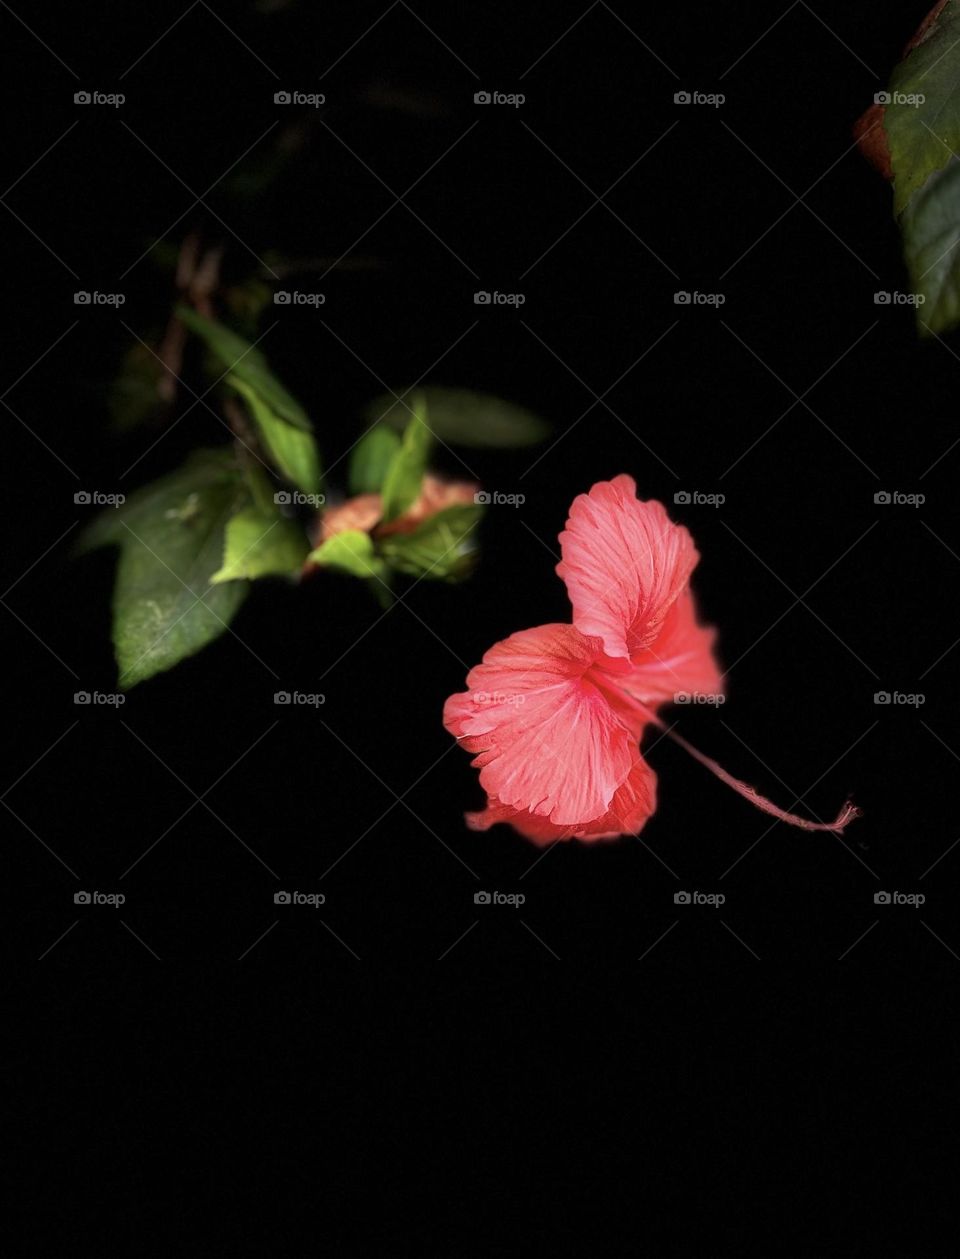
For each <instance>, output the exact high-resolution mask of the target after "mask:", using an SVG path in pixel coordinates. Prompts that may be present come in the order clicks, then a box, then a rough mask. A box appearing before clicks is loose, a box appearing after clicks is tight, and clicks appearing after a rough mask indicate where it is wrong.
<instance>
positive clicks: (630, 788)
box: [466, 755, 657, 847]
mask: <svg viewBox="0 0 960 1259" xmlns="http://www.w3.org/2000/svg"><path fill="white" fill-rule="evenodd" d="M656 807H657V776H656V774H654V772H653V770H652V769H651V768H650V766H649V765H648V764H647V763H646V761H644V760H643V759H642V758H641V757H640V756H639V755H638V756H637V759H636V762H635V764H634V766H633V769H632V770H631V771H630V773H629V775H628V777H627V779H626V781H625V782H624V783H623V784H622V785H621V786H620V787H618V788H617V791H616V793H615V795H614V797H613V800H612V801H611V803H610V808H609V809H608V810H607V812H606V813H605V814H604V815H603V816H602V817H599V818H596V819H595V820H594V821H592V822H588V823H586V824H585V825H583V826H557V825H556V823H554V822H551V821H550V820H549V819H548V818H545V817H540V816H538V815H537V814H535V813H530V812H529V810H520V809H513V808H511V807H510V806H509V805H505V804H504V803H503V802H502V801H501V800H498V799H497V798H496V797H491V798H490V799H489V800H488V801H487V807H486V808H485V809H483V810H482V811H481V812H480V813H468V814H467V815H466V817H467V825H468V826H469V827H470V829H471V830H474V831H486V830H489V829H490V827H491V826H495V825H496V824H497V823H498V822H506V823H508V824H509V825H510V826H512V827H513V828H514V830H516V831H519V832H520V834H521V835H523V836H524V837H525V838H526V839H529V840H531V841H532V842H533V843H534V844H537V845H539V846H540V847H545V846H546V845H547V844H552V843H554V842H555V841H556V840H558V839H579V840H583V841H584V842H585V843H593V842H595V841H597V840H601V839H616V838H617V837H618V836H620V835H636V834H638V833H639V832H640V831H641V830H642V829H643V826H644V823H645V822H646V821H647V819H648V818H649V817H651V816H652V815H653V813H654V812H655V811H656Z"/></svg>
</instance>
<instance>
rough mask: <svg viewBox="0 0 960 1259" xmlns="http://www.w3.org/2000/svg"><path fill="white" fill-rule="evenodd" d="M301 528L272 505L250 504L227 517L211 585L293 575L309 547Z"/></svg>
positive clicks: (301, 565)
mask: <svg viewBox="0 0 960 1259" xmlns="http://www.w3.org/2000/svg"><path fill="white" fill-rule="evenodd" d="M309 549H310V548H309V546H308V545H307V539H306V537H305V535H304V532H303V530H302V529H301V528H300V526H299V525H298V524H297V522H296V521H295V520H289V519H287V517H286V516H284V515H282V514H281V513H280V511H279V510H277V509H276V508H274V510H273V511H272V512H266V511H263V510H262V508H260V507H255V506H250V507H245V508H243V510H242V511H239V512H237V514H236V515H235V516H233V517H231V519H230V520H229V521H228V523H227V529H226V541H225V545H224V553H223V565H222V566H221V567H220V568H219V569H217V571H216V572H215V573H214V574H213V576H212V577H211V578H210V581H211V584H212V585H215V586H216V585H219V584H220V583H221V582H224V581H238V580H240V579H241V578H247V579H248V580H251V581H253V580H256V578H258V577H296V576H297V575H298V574H299V573H300V570H301V569H302V568H303V561H304V560H305V559H306V557H307V552H308V550H309Z"/></svg>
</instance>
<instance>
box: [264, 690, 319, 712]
mask: <svg viewBox="0 0 960 1259" xmlns="http://www.w3.org/2000/svg"><path fill="white" fill-rule="evenodd" d="M273 702H274V703H275V704H280V705H282V706H284V707H289V708H322V707H323V705H324V704H325V703H326V702H327V697H326V695H321V694H320V693H319V692H318V691H274V693H273Z"/></svg>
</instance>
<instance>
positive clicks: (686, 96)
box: [673, 92, 727, 109]
mask: <svg viewBox="0 0 960 1259" xmlns="http://www.w3.org/2000/svg"><path fill="white" fill-rule="evenodd" d="M726 99H727V98H726V97H725V96H724V94H723V93H722V92H674V94H673V103H674V105H709V106H710V108H711V109H719V108H720V106H721V105H723V104H725V103H726Z"/></svg>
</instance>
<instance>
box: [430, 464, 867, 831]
mask: <svg viewBox="0 0 960 1259" xmlns="http://www.w3.org/2000/svg"><path fill="white" fill-rule="evenodd" d="M560 547H561V555H562V559H561V562H560V563H559V564H558V565H557V573H558V574H559V576H560V577H562V578H563V580H564V582H565V583H566V587H567V592H568V594H569V596H570V602H571V604H572V605H573V623H572V624H571V625H566V624H563V625H541V626H538V627H537V628H536V629H529V630H521V631H520V632H519V633H517V634H511V635H510V637H509V638H506V639H504V641H503V642H500V643H497V644H496V645H495V646H494V647H492V648H491V649H490V650H489V651H488V652H487V654H486V655H485V656H484V658H483V662H482V663H481V664H479V665H477V667H476V668H475V669H472V670H471V671H470V673H469V674H468V676H467V686H468V687H469V688H470V689H469V690H468V691H466V692H463V693H461V694H457V695H451V696H450V698H449V699H448V700H447V702H446V705H445V706H444V712H443V722H444V725H445V726H446V728H447V729H448V730H449V731H450V733H451V734H452V735H454V736H455V737H456V738H457V740H458V741H459V742H460V744H461V745H462V746H463V747H464V748H466V750H467V751H469V752H473V753H475V754H476V759H475V760H474V762H473V764H474V765H475V766H477V767H478V768H479V770H480V783H481V786H482V787H483V788H484V789H485V791H486V793H487V807H486V808H485V809H483V810H482V811H481V812H479V813H468V814H467V824H468V825H469V826H470V827H471V828H473V829H474V830H487V829H488V828H489V827H491V826H493V825H495V823H497V822H509V823H510V824H511V825H512V826H513V827H514V828H515V829H516V830H517V831H519V832H520V834H521V835H524V836H525V837H526V838H527V839H530V840H532V841H533V842H534V843H536V844H548V843H552V842H553V841H554V840H557V839H581V840H587V841H592V840H600V839H612V838H614V837H616V836H618V835H623V834H637V833H638V832H639V831H640V830H641V828H642V827H643V825H644V824H645V822H646V821H647V819H648V818H649V817H650V816H651V815H652V814H653V813H654V811H655V809H656V775H655V774H654V772H653V770H652V769H651V768H650V766H649V765H648V764H647V763H646V761H645V760H644V759H643V757H642V756H641V755H640V748H639V744H640V740H641V738H642V736H643V733H644V730H645V728H646V727H647V726H648V725H657V726H660V727H661V728H662V727H663V723H662V722H661V720H660V718H659V716H658V711H657V710H658V709H659V708H660V707H661V706H662V705H663V704H665V703H670V702H672V701H673V699H674V697H675V696H676V695H677V694H678V693H680V692H687V693H695V694H699V695H714V696H719V695H721V694H722V692H723V679H722V676H721V674H720V670H719V668H718V666H717V663H716V660H715V658H714V654H713V640H714V631H713V630H712V629H708V628H706V627H704V626H702V625H700V624H699V622H698V621H697V616H696V609H695V605H694V600H693V595H692V594H691V592H690V574H691V573H692V572H693V569H694V568H695V566H696V564H697V561H698V559H699V555H698V553H697V550H696V548H695V546H694V544H693V539H692V538H691V537H690V534H689V533H688V532H687V530H686V529H684V528H683V527H682V526H681V525H676V524H673V522H672V521H671V520H670V519H669V517H668V516H667V513H666V510H665V509H664V507H663V505H662V504H661V503H656V502H646V503H644V502H640V501H639V500H638V499H637V496H636V485H635V483H634V481H633V478H632V477H629V476H618V477H616V478H614V480H613V481H601V482H599V483H598V484H596V485H594V486H593V488H592V489H591V490H590V492H589V494H581V495H580V496H579V497H578V498H576V499H574V502H573V506H572V507H571V508H570V518H569V519H568V521H567V527H566V529H565V530H564V532H563V533H561V534H560ZM669 733H670V737H671V738H674V739H675V740H676V742H678V743H679V744H680V745H681V746H683V747H684V748H685V749H686V750H687V751H688V752H690V753H691V755H693V756H694V757H695V758H696V759H697V760H699V761H700V762H701V763H702V764H704V765H705V766H707V768H708V769H710V770H711V771H712V772H713V773H715V774H716V775H717V776H718V777H719V778H721V779H722V780H723V781H724V782H726V783H727V784H728V785H730V786H732V787H733V788H734V789H735V790H736V791H737V792H739V794H741V795H743V796H745V797H746V798H748V799H749V800H751V801H752V802H753V803H754V804H756V805H757V806H758V807H759V808H761V809H763V810H764V811H765V812H768V813H771V814H772V815H773V816H774V817H777V818H779V819H781V820H782V821H786V822H790V823H791V824H793V825H795V826H800V827H803V828H804V829H806V830H829V831H842V830H843V828H844V826H845V825H846V824H847V823H848V822H850V821H851V820H852V819H853V818H854V817H856V816H857V814H858V810H857V809H855V808H854V807H853V806H852V805H850V804H846V805H845V806H844V808H843V809H842V810H841V812H840V814H839V816H838V817H837V819H836V821H835V822H832V823H816V822H809V821H807V820H806V819H805V818H800V817H797V816H795V815H794V814H790V813H785V812H784V811H783V810H781V809H778V808H777V807H776V806H775V805H773V804H771V803H770V802H769V801H767V800H765V799H763V797H761V796H759V795H758V794H757V792H756V791H755V790H754V789H753V788H752V787H749V786H747V785H746V784H745V783H742V782H740V781H739V780H738V779H736V778H733V777H731V775H729V774H727V773H726V771H725V770H723V769H721V768H720V766H719V765H717V764H716V763H715V762H714V761H712V760H711V759H710V758H709V757H706V756H704V755H703V754H702V753H700V752H698V751H697V750H696V749H695V748H692V747H691V746H690V745H689V744H688V743H687V742H686V740H684V739H681V738H680V737H679V736H678V735H675V734H673V733H672V732H669Z"/></svg>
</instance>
